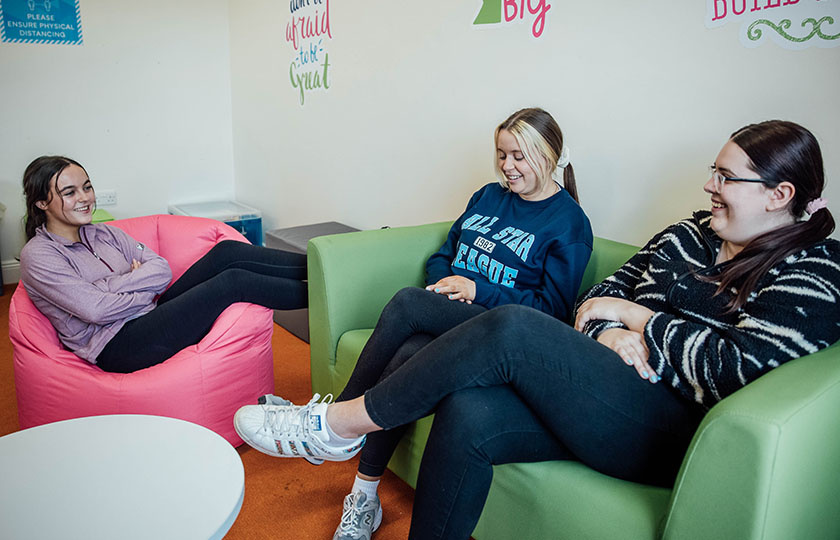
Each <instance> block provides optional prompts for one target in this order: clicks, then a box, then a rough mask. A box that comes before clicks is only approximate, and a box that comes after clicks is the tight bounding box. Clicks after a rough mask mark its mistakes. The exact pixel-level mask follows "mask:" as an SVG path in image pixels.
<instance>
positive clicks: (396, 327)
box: [336, 287, 487, 476]
mask: <svg viewBox="0 0 840 540" xmlns="http://www.w3.org/2000/svg"><path fill="white" fill-rule="evenodd" d="M485 311H487V308H484V307H482V306H479V305H478V304H467V303H465V302H459V301H457V300H449V299H448V298H447V297H446V296H444V295H441V294H437V293H433V292H429V291H426V290H424V289H419V288H417V287H408V288H405V289H402V290H400V291H398V292H397V294H395V295H394V297H393V298H392V299H391V301H390V302H388V305H386V306H385V308H384V309H383V310H382V315H380V317H379V322H377V323H376V328H375V329H374V330H373V334H372V335H371V336H370V339H369V340H368V342H367V344H365V347H364V349H362V354H361V355H360V356H359V360H358V361H357V362H356V367H355V369H354V370H353V374H352V375H350V380H349V381H348V382H347V385H346V386H345V387H344V390H342V392H341V395H339V396H338V397H337V398H336V401H347V400H350V399H353V398H357V397H359V396H361V395H362V394H364V393H365V391H366V390H368V389H370V388H373V386H374V385H376V384H377V383H378V382H380V381H383V380H385V379H386V378H388V377H389V376H390V375H391V374H392V373H394V371H396V370H397V368H399V367H400V366H402V365H403V364H404V363H405V362H406V361H407V360H408V359H409V358H411V357H412V356H413V355H414V354H415V353H416V352H417V351H419V350H420V349H422V348H423V346H425V345H426V344H427V343H429V342H430V341H432V340H433V339H434V338H436V337H437V336H439V335H441V334H443V333H444V332H446V331H448V330H451V329H452V328H455V327H456V326H458V325H459V324H461V323H462V322H464V321H466V320H469V319H471V318H473V317H475V316H477V315H480V314H481V313H484V312H485ZM405 430H406V427H405V426H398V427H395V428H394V429H391V430H388V431H379V432H376V433H371V434H369V435H368V437H367V442H366V443H365V446H364V448H363V449H362V452H361V455H360V459H359V472H360V473H362V474H365V475H368V476H382V474H383V473H384V472H385V468H386V467H387V466H388V461H389V460H390V459H391V456H392V455H393V453H394V449H395V448H396V447H397V444H398V443H399V442H400V439H401V438H402V436H403V433H405Z"/></svg>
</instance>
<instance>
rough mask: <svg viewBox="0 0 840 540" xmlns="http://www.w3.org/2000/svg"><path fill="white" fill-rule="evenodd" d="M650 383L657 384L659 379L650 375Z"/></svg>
mask: <svg viewBox="0 0 840 540" xmlns="http://www.w3.org/2000/svg"><path fill="white" fill-rule="evenodd" d="M650 382H652V383H655V382H659V377H657V376H656V375H651V376H650Z"/></svg>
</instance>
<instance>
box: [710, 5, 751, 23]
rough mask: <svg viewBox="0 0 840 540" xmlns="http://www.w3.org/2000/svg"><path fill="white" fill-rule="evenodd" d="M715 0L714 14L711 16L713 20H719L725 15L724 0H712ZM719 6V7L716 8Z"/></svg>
mask: <svg viewBox="0 0 840 540" xmlns="http://www.w3.org/2000/svg"><path fill="white" fill-rule="evenodd" d="M756 1H758V0H756ZM714 2H715V4H714V5H715V16H714V17H712V20H713V21H719V20H721V19H722V18H724V17H726V0H714ZM718 7H720V9H718Z"/></svg>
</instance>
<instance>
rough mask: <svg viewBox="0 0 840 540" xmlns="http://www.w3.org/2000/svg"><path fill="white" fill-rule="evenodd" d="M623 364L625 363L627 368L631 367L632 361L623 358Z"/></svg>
mask: <svg viewBox="0 0 840 540" xmlns="http://www.w3.org/2000/svg"><path fill="white" fill-rule="evenodd" d="M624 363H625V364H627V365H628V366H632V365H633V361H632V360H630V359H629V358H625V359H624Z"/></svg>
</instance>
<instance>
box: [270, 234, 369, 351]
mask: <svg viewBox="0 0 840 540" xmlns="http://www.w3.org/2000/svg"><path fill="white" fill-rule="evenodd" d="M358 230H359V229H355V228H353V227H350V226H348V225H344V224H343V223H337V222H335V221H328V222H326V223H315V224H313V225H300V226H298V227H288V228H286V229H274V230H273V231H268V232H266V233H265V247H267V248H272V249H282V250H285V251H291V252H293V253H306V245H307V244H308V243H309V239H310V238H315V237H316V236H325V235H328V234H340V233H346V232H354V231H358ZM274 322H276V323H277V324H279V325H280V326H282V327H283V328H285V329H286V330H288V331H289V332H291V333H292V334H294V335H296V336H297V337H299V338H300V339H302V340H303V341H305V342H307V343H309V310H308V309H306V308H304V309H290V310H281V309H277V310H275V311H274Z"/></svg>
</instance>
